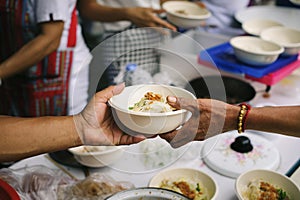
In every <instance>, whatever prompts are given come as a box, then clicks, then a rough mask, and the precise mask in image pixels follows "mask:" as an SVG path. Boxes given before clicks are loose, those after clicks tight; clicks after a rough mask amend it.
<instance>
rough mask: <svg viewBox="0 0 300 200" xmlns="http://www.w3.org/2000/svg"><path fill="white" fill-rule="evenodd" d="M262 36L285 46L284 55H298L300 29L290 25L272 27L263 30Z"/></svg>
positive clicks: (299, 49)
mask: <svg viewBox="0 0 300 200" xmlns="http://www.w3.org/2000/svg"><path fill="white" fill-rule="evenodd" d="M260 37H261V38H262V39H264V40H268V41H272V42H274V43H277V44H279V45H281V46H283V47H284V53H283V54H284V55H288V56H289V55H296V54H298V53H299V51H300V30H297V29H293V28H288V27H271V28H268V29H266V30H264V31H262V32H261V34H260Z"/></svg>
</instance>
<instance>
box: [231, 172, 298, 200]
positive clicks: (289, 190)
mask: <svg viewBox="0 0 300 200" xmlns="http://www.w3.org/2000/svg"><path fill="white" fill-rule="evenodd" d="M257 180H261V181H264V182H267V183H269V184H271V185H273V186H275V187H276V188H278V189H282V190H283V191H285V192H286V194H287V195H288V197H289V199H300V189H299V186H297V184H296V183H295V182H294V181H293V180H292V179H290V178H288V177H287V176H285V175H283V174H280V173H279V172H276V171H273V170H266V169H254V170H250V171H247V172H244V173H243V174H241V175H240V176H239V177H238V178H237V179H236V181H235V192H236V195H237V197H238V198H239V199H240V200H248V199H249V198H247V196H248V195H247V194H248V191H249V190H248V189H249V186H250V185H249V184H250V183H251V182H253V181H254V182H256V181H257ZM252 185H253V186H252V188H253V189H257V187H256V184H252ZM253 194H254V191H253V192H252V195H253Z"/></svg>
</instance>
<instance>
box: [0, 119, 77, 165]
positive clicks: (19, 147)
mask: <svg viewBox="0 0 300 200" xmlns="http://www.w3.org/2000/svg"><path fill="white" fill-rule="evenodd" d="M0 133H1V140H0V162H3V161H13V160H19V159H22V158H26V157H29V156H34V155H38V154H42V153H46V152H53V151H58V150H63V149H67V148H69V147H73V146H78V145H82V142H81V140H80V137H79V136H78V134H77V131H76V127H75V124H74V120H73V117H72V116H65V117H40V118H15V117H6V116H5V117H4V116H2V117H0Z"/></svg>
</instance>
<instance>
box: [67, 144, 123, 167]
mask: <svg viewBox="0 0 300 200" xmlns="http://www.w3.org/2000/svg"><path fill="white" fill-rule="evenodd" d="M68 150H69V151H70V152H71V153H72V154H73V155H74V158H75V159H76V160H77V162H79V163H80V164H82V165H84V166H87V167H93V168H97V167H104V166H108V165H111V164H113V163H115V162H116V161H118V160H119V158H120V157H121V156H122V155H123V151H124V150H123V148H122V147H117V146H86V145H83V146H79V147H73V148H69V149H68Z"/></svg>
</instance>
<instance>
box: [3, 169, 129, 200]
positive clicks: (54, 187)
mask: <svg viewBox="0 0 300 200" xmlns="http://www.w3.org/2000/svg"><path fill="white" fill-rule="evenodd" d="M0 179H2V180H4V181H6V182H7V183H8V184H10V185H11V186H12V187H13V188H14V189H15V190H16V191H17V193H18V194H19V196H20V198H21V199H22V200H102V199H105V198H106V197H108V196H110V195H112V194H114V193H116V192H119V191H122V190H126V189H132V188H134V185H133V184H132V183H130V182H118V181H115V180H114V179H113V178H111V177H110V176H107V175H105V174H102V173H93V174H91V175H90V176H88V177H86V178H85V179H83V180H73V179H71V178H70V177H69V176H67V175H66V174H65V173H63V171H61V170H56V169H50V168H48V167H46V166H42V165H38V166H31V167H25V168H21V169H9V168H3V169H0Z"/></svg>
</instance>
